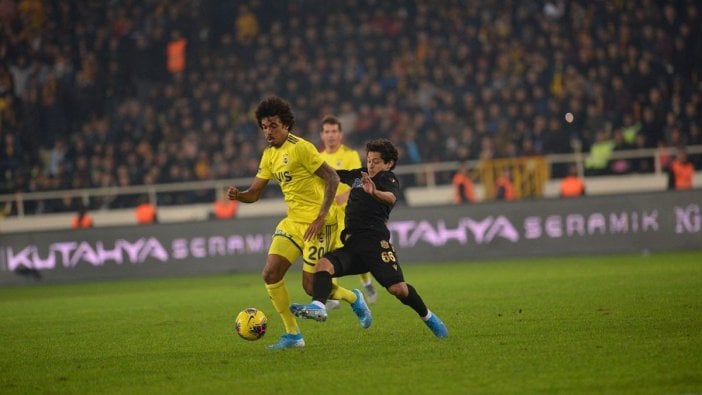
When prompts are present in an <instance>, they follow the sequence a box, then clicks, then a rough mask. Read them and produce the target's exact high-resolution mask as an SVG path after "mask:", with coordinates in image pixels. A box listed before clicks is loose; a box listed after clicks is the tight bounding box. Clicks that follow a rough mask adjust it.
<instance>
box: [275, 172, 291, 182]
mask: <svg viewBox="0 0 702 395" xmlns="http://www.w3.org/2000/svg"><path fill="white" fill-rule="evenodd" d="M275 179H276V180H278V182H279V183H281V184H282V183H283V182H290V181H292V176H291V175H290V172H289V171H279V172H277V173H275Z"/></svg>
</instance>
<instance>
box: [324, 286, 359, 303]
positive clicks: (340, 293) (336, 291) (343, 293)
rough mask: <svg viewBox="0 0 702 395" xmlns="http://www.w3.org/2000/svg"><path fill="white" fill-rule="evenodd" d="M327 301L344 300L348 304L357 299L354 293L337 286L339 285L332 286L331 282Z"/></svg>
mask: <svg viewBox="0 0 702 395" xmlns="http://www.w3.org/2000/svg"><path fill="white" fill-rule="evenodd" d="M329 299H336V300H344V301H346V302H349V304H350V303H353V302H355V301H356V299H357V298H356V294H355V293H353V292H351V291H349V290H348V289H346V288H344V287H341V286H339V284H334V282H333V281H332V291H331V294H330V295H329Z"/></svg>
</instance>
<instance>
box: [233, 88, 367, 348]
mask: <svg viewBox="0 0 702 395" xmlns="http://www.w3.org/2000/svg"><path fill="white" fill-rule="evenodd" d="M255 114H256V121H257V122H258V126H259V127H260V128H261V130H262V131H263V136H264V137H265V138H266V140H267V141H268V147H266V148H265V149H264V151H263V154H262V156H261V162H260V164H259V168H258V173H257V174H256V177H255V178H254V181H253V183H252V184H251V186H249V188H248V189H247V190H245V191H240V190H239V189H238V188H236V187H229V188H228V190H227V197H228V198H229V199H230V200H237V201H240V202H243V203H253V202H255V201H257V200H258V199H259V198H260V196H261V193H262V192H263V190H264V188H265V187H266V185H267V184H268V181H270V180H272V179H274V178H275V179H276V180H277V181H278V183H279V184H280V188H281V190H282V191H283V197H284V200H285V203H286V205H287V215H286V217H285V218H283V219H282V220H281V221H280V222H279V223H278V225H277V226H276V229H275V232H274V233H273V240H272V242H271V246H270V248H269V250H268V258H267V259H266V265H265V267H264V268H263V274H262V275H263V281H264V282H265V284H266V290H267V291H268V295H270V298H271V301H272V303H273V306H274V307H275V309H276V311H277V312H278V314H280V317H281V319H282V321H283V325H284V326H285V332H286V333H285V334H284V335H282V337H281V338H280V340H279V341H278V342H277V343H275V344H272V345H270V346H268V348H271V349H283V348H292V347H304V345H305V341H304V339H303V338H302V334H301V333H300V329H299V327H298V325H297V321H296V320H295V317H294V316H293V315H292V314H291V312H290V310H289V305H290V298H289V295H288V289H287V288H286V286H285V280H284V277H285V273H287V271H288V269H289V268H290V265H292V264H293V263H294V262H295V260H297V258H298V257H300V256H301V255H302V257H303V261H304V263H303V275H302V286H303V288H304V289H305V291H306V292H307V293H308V294H310V295H312V280H313V274H314V266H315V264H316V263H317V261H318V260H319V258H321V257H322V256H323V255H324V253H325V252H327V251H329V250H331V249H333V248H334V247H335V240H337V239H338V236H339V235H338V232H337V231H336V228H337V226H336V214H335V213H334V212H333V211H332V212H331V213H330V209H331V208H332V204H333V202H334V195H335V193H336V189H337V187H338V185H339V177H338V176H337V174H336V172H335V171H334V169H332V168H331V166H329V165H328V164H327V163H326V162H324V159H322V157H321V156H320V155H319V152H318V151H317V149H316V148H315V146H314V145H313V144H312V143H310V142H308V141H307V140H304V139H302V138H300V137H298V136H296V135H294V134H293V133H292V131H293V130H294V129H295V117H294V115H293V112H292V109H291V108H290V105H289V104H288V103H287V102H286V101H285V100H283V99H281V98H279V97H276V96H271V97H268V98H266V99H264V100H263V101H262V102H261V103H259V105H258V107H257V108H256V111H255ZM332 288H333V289H331V288H330V293H329V294H328V295H327V296H331V297H332V298H334V299H343V300H344V301H346V302H348V303H349V304H351V307H352V309H353V311H354V313H355V314H356V315H357V316H358V318H359V320H360V322H361V325H362V326H364V327H368V326H369V325H370V320H371V315H370V310H369V309H368V306H367V305H366V303H365V300H364V299H363V294H362V293H361V291H359V290H357V289H355V290H353V292H352V291H349V290H347V289H344V288H342V287H339V286H335V287H332Z"/></svg>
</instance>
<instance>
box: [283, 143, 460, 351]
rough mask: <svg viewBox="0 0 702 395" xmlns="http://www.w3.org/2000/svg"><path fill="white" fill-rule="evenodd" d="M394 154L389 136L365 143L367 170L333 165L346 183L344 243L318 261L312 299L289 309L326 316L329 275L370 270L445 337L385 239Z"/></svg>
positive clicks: (396, 189) (394, 184)
mask: <svg viewBox="0 0 702 395" xmlns="http://www.w3.org/2000/svg"><path fill="white" fill-rule="evenodd" d="M397 158H398V153H397V149H396V148H395V146H393V144H392V143H391V142H390V141H389V140H386V139H378V140H371V141H369V142H368V143H366V163H367V168H366V169H355V170H337V173H338V174H339V176H340V177H341V181H342V182H343V183H345V184H348V185H350V186H351V193H350V196H349V201H348V205H347V206H346V228H345V229H344V231H343V232H342V235H341V239H342V240H343V241H344V245H343V247H341V248H339V249H336V250H333V251H331V252H328V253H327V254H325V255H324V257H323V258H322V259H320V260H319V262H317V265H316V266H315V274H314V290H313V294H312V297H313V299H314V300H313V302H312V303H310V304H298V303H293V304H292V305H290V311H291V312H292V313H293V314H295V315H296V316H297V317H302V318H309V319H313V320H317V321H325V320H326V319H327V310H326V308H325V303H326V301H327V299H328V298H327V296H328V295H329V293H330V291H331V289H332V277H342V276H346V275H352V274H359V273H365V272H368V271H370V272H371V273H372V274H373V277H375V279H376V281H378V283H379V284H380V285H382V286H383V287H385V288H386V289H387V290H388V292H390V293H391V294H393V295H394V296H395V297H396V298H397V299H398V300H399V301H400V302H402V303H403V304H405V305H407V306H409V307H410V308H412V310H414V311H416V312H417V314H419V316H420V317H421V318H422V320H423V321H424V323H425V324H426V325H427V326H428V327H429V329H430V330H431V331H432V333H433V334H434V335H435V336H437V337H440V338H443V337H447V336H448V329H447V328H446V325H444V323H443V322H442V321H441V320H440V319H439V317H438V316H437V315H436V314H434V313H432V312H431V311H430V310H429V309H428V308H427V306H426V305H425V304H424V301H423V300H422V298H421V297H420V296H419V294H418V293H417V290H416V289H415V288H414V287H413V286H412V285H410V284H408V283H406V282H405V279H404V275H403V274H402V268H401V267H400V263H399V261H398V257H397V254H396V252H395V249H394V248H393V246H392V244H390V230H389V229H388V227H387V221H388V219H389V217H390V211H392V209H393V207H394V205H395V202H396V201H397V197H398V195H399V193H400V186H399V182H398V180H397V177H395V174H394V173H393V172H392V169H394V168H395V164H396V163H397Z"/></svg>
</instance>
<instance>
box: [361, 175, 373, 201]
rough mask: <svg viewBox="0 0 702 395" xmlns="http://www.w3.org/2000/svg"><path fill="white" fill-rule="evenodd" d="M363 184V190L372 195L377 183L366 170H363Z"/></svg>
mask: <svg viewBox="0 0 702 395" xmlns="http://www.w3.org/2000/svg"><path fill="white" fill-rule="evenodd" d="M361 184H362V185H363V190H364V191H366V193H368V194H371V195H372V194H374V193H375V183H374V182H373V180H372V179H371V177H370V175H368V173H366V172H364V171H362V172H361Z"/></svg>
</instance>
